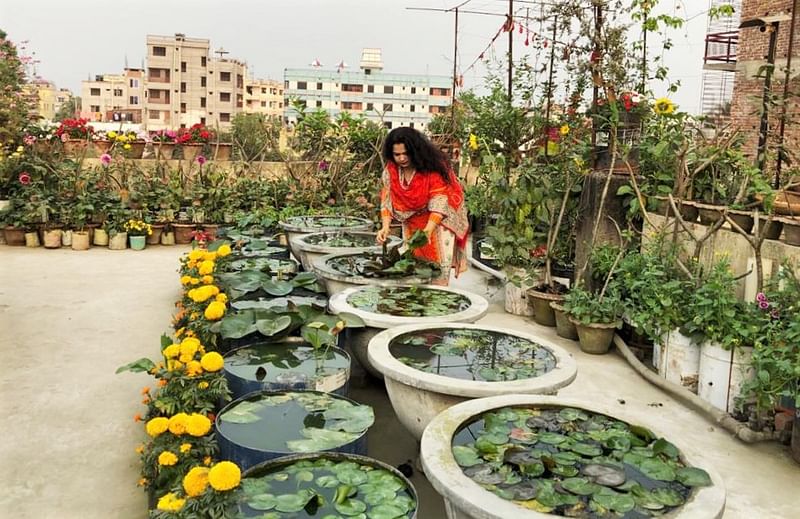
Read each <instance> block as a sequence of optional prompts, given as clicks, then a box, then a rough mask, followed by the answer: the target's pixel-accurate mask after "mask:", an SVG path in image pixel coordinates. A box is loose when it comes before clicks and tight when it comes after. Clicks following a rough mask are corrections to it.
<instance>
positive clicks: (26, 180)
mask: <svg viewBox="0 0 800 519" xmlns="http://www.w3.org/2000/svg"><path fill="white" fill-rule="evenodd" d="M19 183H20V184H22V185H25V186H27V185H28V184H30V183H31V176H30V175H28V174H27V173H25V172H24V171H23V172H22V173H20V174H19Z"/></svg>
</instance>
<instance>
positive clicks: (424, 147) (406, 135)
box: [383, 126, 450, 182]
mask: <svg viewBox="0 0 800 519" xmlns="http://www.w3.org/2000/svg"><path fill="white" fill-rule="evenodd" d="M395 144H405V146H406V152H407V153H408V159H409V160H410V161H411V165H412V166H414V169H416V170H417V171H435V172H437V173H439V175H441V176H442V178H443V179H444V181H445V182H450V175H449V174H448V171H449V169H450V168H449V160H448V158H447V156H446V155H445V154H444V152H442V151H441V150H440V149H439V148H438V147H437V146H436V145H435V144H433V143H432V142H431V141H430V139H428V138H427V137H426V136H425V135H423V134H422V133H420V132H418V131H417V130H415V129H414V128H408V127H405V126H401V127H400V128H395V129H394V130H392V131H390V132H389V135H387V136H386V140H385V141H384V143H383V158H384V160H386V162H394V153H393V151H392V149H393V147H394V145H395Z"/></svg>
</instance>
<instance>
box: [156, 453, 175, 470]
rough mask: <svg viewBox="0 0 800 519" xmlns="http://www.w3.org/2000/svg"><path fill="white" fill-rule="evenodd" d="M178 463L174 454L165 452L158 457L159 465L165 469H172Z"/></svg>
mask: <svg viewBox="0 0 800 519" xmlns="http://www.w3.org/2000/svg"><path fill="white" fill-rule="evenodd" d="M176 463H178V457H177V456H176V455H175V453H174V452H170V451H164V452H162V453H161V454H159V455H158V464H159V465H161V466H164V467H171V466H173V465H175V464H176Z"/></svg>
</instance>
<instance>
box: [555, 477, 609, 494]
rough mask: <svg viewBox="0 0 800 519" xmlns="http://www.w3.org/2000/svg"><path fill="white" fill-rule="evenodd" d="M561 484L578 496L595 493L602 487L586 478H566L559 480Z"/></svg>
mask: <svg viewBox="0 0 800 519" xmlns="http://www.w3.org/2000/svg"><path fill="white" fill-rule="evenodd" d="M561 486H562V487H564V488H565V489H567V490H569V491H570V492H572V493H573V494H577V495H579V496H589V495H592V494H595V493H597V492H599V491H600V489H601V488H602V487H601V486H600V485H598V484H596V483H592V482H591V481H589V480H588V479H586V478H567V479H565V480H564V481H562V482H561Z"/></svg>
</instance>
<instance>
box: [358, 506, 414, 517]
mask: <svg viewBox="0 0 800 519" xmlns="http://www.w3.org/2000/svg"><path fill="white" fill-rule="evenodd" d="M405 514H406V511H405V510H403V509H402V508H400V507H398V506H395V505H392V504H384V505H378V506H376V507H375V508H373V509H372V510H370V511H369V512H368V513H367V517H369V519H395V518H396V517H403V516H404V515H405Z"/></svg>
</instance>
